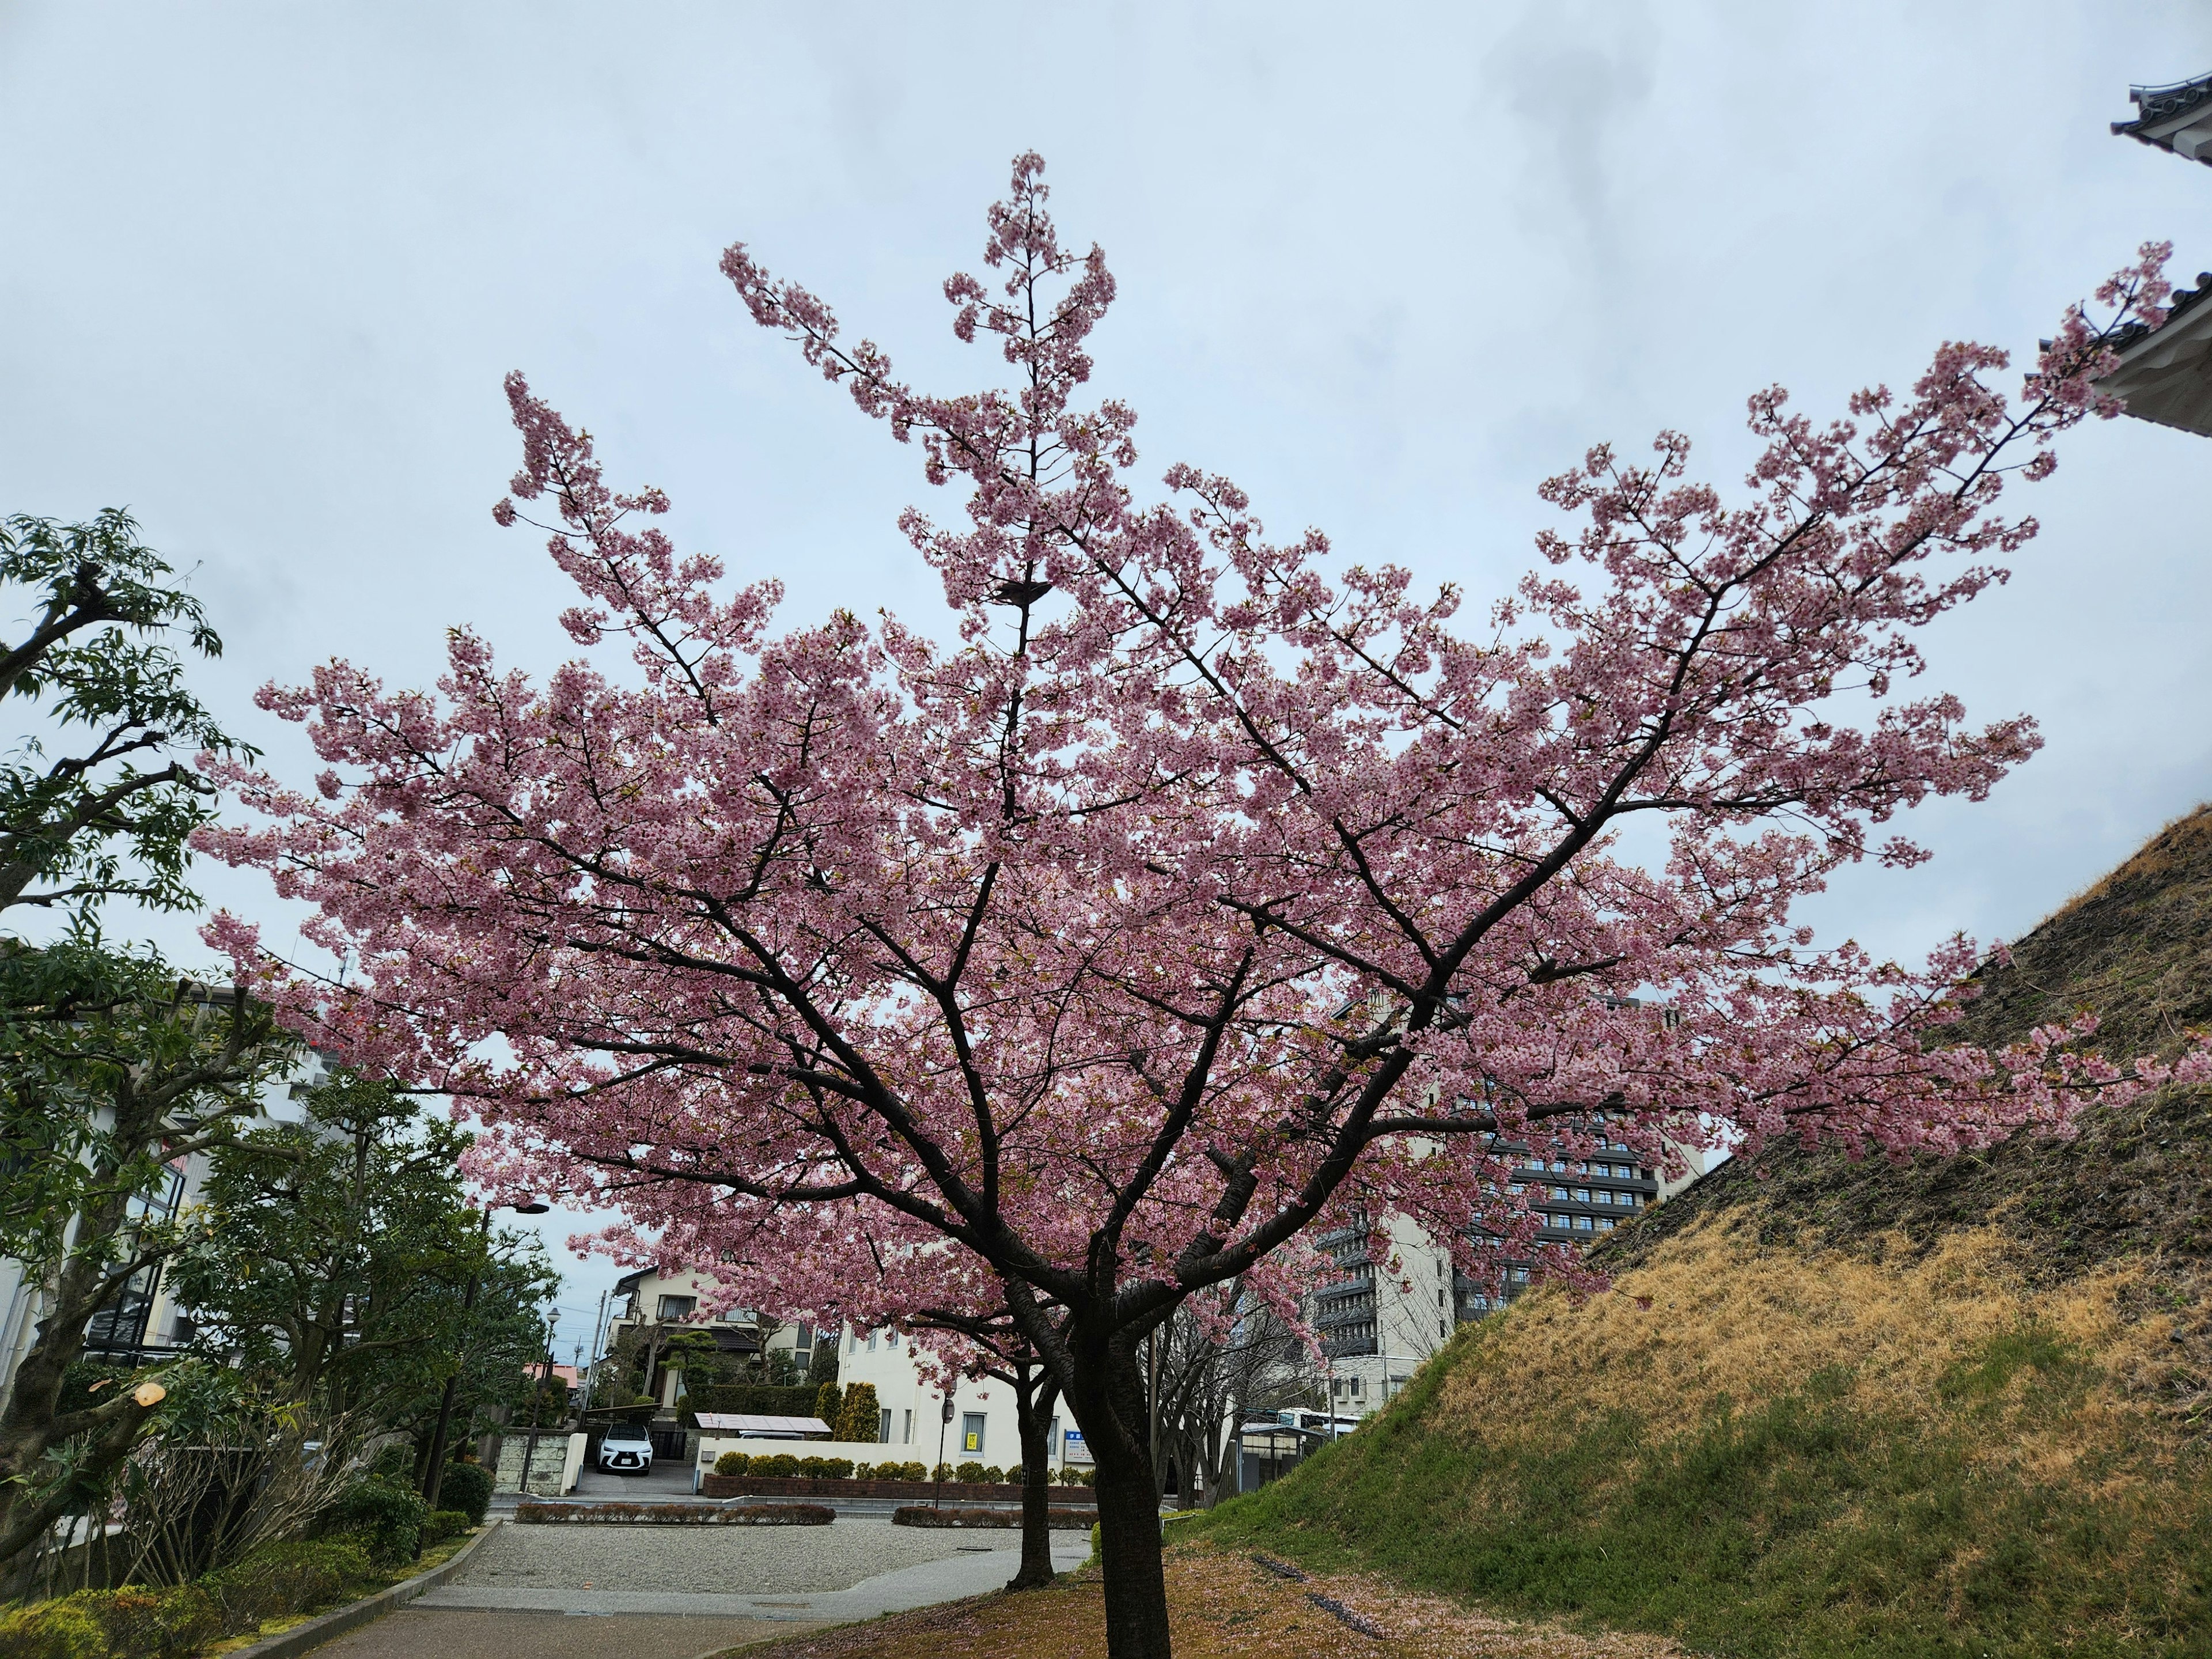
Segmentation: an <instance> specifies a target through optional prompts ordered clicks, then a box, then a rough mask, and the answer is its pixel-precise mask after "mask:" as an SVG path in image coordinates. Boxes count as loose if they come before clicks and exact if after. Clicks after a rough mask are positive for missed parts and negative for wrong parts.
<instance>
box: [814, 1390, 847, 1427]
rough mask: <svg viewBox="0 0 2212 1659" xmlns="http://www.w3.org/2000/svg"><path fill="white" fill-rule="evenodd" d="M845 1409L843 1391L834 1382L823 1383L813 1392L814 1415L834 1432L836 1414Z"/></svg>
mask: <svg viewBox="0 0 2212 1659" xmlns="http://www.w3.org/2000/svg"><path fill="white" fill-rule="evenodd" d="M844 1408H845V1391H844V1389H841V1388H839V1387H838V1386H837V1385H836V1383H823V1385H822V1386H821V1387H820V1388H818V1389H816V1390H815V1391H814V1414H815V1415H816V1416H817V1417H818V1418H820V1419H822V1420H823V1422H824V1423H827V1424H829V1425H830V1427H831V1428H832V1429H833V1430H834V1429H835V1428H836V1425H837V1417H838V1413H841V1412H842V1411H843V1410H844Z"/></svg>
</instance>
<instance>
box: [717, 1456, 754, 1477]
mask: <svg viewBox="0 0 2212 1659" xmlns="http://www.w3.org/2000/svg"><path fill="white" fill-rule="evenodd" d="M752 1463H753V1459H752V1458H751V1457H750V1456H749V1455H747V1454H745V1453H744V1452H741V1451H726V1452H724V1453H723V1454H722V1455H720V1457H718V1458H716V1459H715V1460H714V1473H715V1474H744V1472H745V1471H746V1470H747V1469H748V1468H751V1467H752Z"/></svg>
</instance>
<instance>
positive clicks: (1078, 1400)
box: [1060, 1329, 1174, 1659]
mask: <svg viewBox="0 0 2212 1659" xmlns="http://www.w3.org/2000/svg"><path fill="white" fill-rule="evenodd" d="M1085 1336H1086V1333H1085V1332H1083V1331H1081V1330H1079V1329H1077V1330H1073V1331H1071V1332H1070V1337H1071V1339H1072V1340H1071V1341H1070V1342H1069V1345H1068V1347H1069V1355H1070V1358H1071V1359H1072V1360H1073V1376H1068V1377H1063V1378H1062V1379H1060V1381H1061V1392H1062V1393H1063V1394H1064V1395H1066V1400H1067V1403H1068V1407H1069V1409H1070V1410H1072V1411H1073V1413H1074V1414H1075V1420H1076V1422H1077V1423H1078V1424H1079V1425H1081V1426H1082V1429H1083V1435H1084V1438H1085V1440H1086V1441H1088V1442H1089V1443H1090V1445H1091V1458H1092V1460H1093V1463H1094V1467H1095V1469H1096V1474H1095V1475H1094V1477H1093V1480H1094V1482H1095V1486H1094V1490H1095V1491H1096V1492H1097V1498H1098V1551H1099V1555H1100V1558H1101V1560H1102V1563H1103V1565H1104V1567H1105V1570H1106V1584H1105V1591H1106V1594H1105V1602H1106V1653H1107V1656H1108V1659H1174V1650H1173V1647H1172V1645H1171V1644H1170V1638H1169V1635H1168V1587H1167V1574H1166V1571H1165V1569H1164V1566H1163V1565H1162V1563H1161V1559H1160V1506H1159V1489H1158V1486H1157V1485H1156V1484H1155V1477H1154V1474H1153V1471H1152V1429H1151V1424H1150V1421H1149V1417H1150V1413H1149V1411H1148V1409H1147V1401H1146V1388H1145V1370H1144V1362H1143V1360H1142V1358H1141V1357H1140V1356H1139V1353H1138V1352H1137V1349H1136V1347H1135V1345H1134V1343H1133V1341H1132V1340H1131V1339H1130V1338H1129V1337H1127V1335H1126V1334H1121V1335H1116V1336H1112V1337H1106V1338H1103V1339H1100V1338H1093V1339H1091V1340H1085ZM1138 1340H1141V1339H1138Z"/></svg>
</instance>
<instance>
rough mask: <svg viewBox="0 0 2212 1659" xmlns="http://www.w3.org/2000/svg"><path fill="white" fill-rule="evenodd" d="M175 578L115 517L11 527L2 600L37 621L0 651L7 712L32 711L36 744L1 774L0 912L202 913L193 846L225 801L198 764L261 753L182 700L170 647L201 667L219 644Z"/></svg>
mask: <svg viewBox="0 0 2212 1659" xmlns="http://www.w3.org/2000/svg"><path fill="white" fill-rule="evenodd" d="M171 577H172V572H171V570H170V568H169V565H168V564H167V562H166V561H165V560H163V559H162V557H161V556H160V555H159V554H158V553H155V551H153V550H151V549H150V548H148V547H145V546H143V545H142V544H140V543H139V540H138V526H137V524H136V523H135V522H134V521H133V520H131V515H130V514H129V513H125V512H122V511H120V510H118V509H110V510H109V511H106V512H104V513H100V514H99V516H98V517H96V518H94V520H92V521H91V522H90V523H89V524H70V525H64V524H58V523H56V522H55V521H54V520H51V519H34V518H29V517H25V516H22V515H20V514H19V515H17V516H15V517H13V518H9V519H7V520H0V591H9V592H10V598H11V601H12V602H13V603H15V604H17V605H21V603H22V602H23V601H24V600H25V599H27V600H28V601H29V604H30V605H31V606H32V607H33V609H34V617H33V621H32V622H31V623H29V624H28V627H27V631H26V632H25V633H24V634H23V635H21V638H20V639H17V640H15V641H13V642H12V643H9V642H6V641H0V698H14V699H20V700H21V702H23V703H27V704H29V705H32V706H33V707H31V708H25V709H22V710H21V713H20V714H19V716H18V718H19V720H21V724H22V725H24V726H29V727H33V728H34V729H33V730H32V731H30V732H27V733H26V734H25V735H23V736H22V737H21V738H19V739H18V741H17V744H16V747H15V751H14V755H13V757H11V758H9V759H8V760H7V761H5V762H4V763H0V911H5V910H7V909H9V908H14V907H16V906H24V905H38V906H59V907H63V908H69V909H71V910H85V909H89V908H92V907H94V906H96V905H98V904H99V903H100V902H101V901H102V900H104V899H106V898H108V897H111V896H127V897H130V898H132V899H136V900H137V901H139V902H142V903H145V904H148V905H151V906H153V907H155V908H160V909H170V910H178V909H189V908H192V907H193V906H194V905H196V904H197V902H198V899H197V896H196V895H195V894H194V893H193V892H192V891H191V889H190V888H189V887H188V886H187V885H186V884H185V869H186V866H188V864H189V863H190V861H191V854H190V851H189V849H188V848H187V845H186V842H187V838H188V837H189V836H191V832H192V831H193V830H194V829H197V828H198V827H199V826H200V825H201V824H202V823H205V822H207V820H208V818H209V817H210V815H211V808H212V803H213V799H214V791H213V790H212V788H211V787H210V786H209V785H208V784H207V783H206V781H204V779H202V778H201V777H200V775H199V774H198V773H197V771H196V770H195V769H194V768H193V767H192V764H191V757H193V755H195V754H196V753H197V752H198V751H200V750H214V751H216V752H217V753H221V754H227V755H236V756H246V755H251V754H252V753H253V752H254V751H253V750H252V749H251V748H249V747H248V746H247V745H246V744H240V743H238V742H236V741H235V740H234V739H233V738H230V737H229V736H228V735H227V734H226V733H225V732H223V731H222V728H221V727H220V726H218V725H216V721H215V719H214V717H213V716H212V715H210V714H209V713H208V711H207V710H206V709H205V708H203V707H202V706H201V704H200V702H199V700H198V699H197V697H195V696H193V695H192V693H191V690H188V689H187V688H186V686H185V678H184V664H183V661H182V659H180V658H179V656H178V654H177V653H176V652H175V651H174V650H173V649H172V648H171V647H170V645H169V643H168V641H170V640H172V639H173V638H181V640H182V641H183V642H184V644H185V647H186V648H187V649H189V650H190V651H192V652H195V653H197V654H199V655H201V656H203V657H215V656H219V655H221V654H222V641H221V640H220V639H219V638H218V637H217V636H216V631H215V629H213V628H211V627H210V626H209V625H208V621H207V617H206V616H205V614H204V612H203V611H202V610H201V609H200V605H199V601H198V600H197V599H193V598H192V597H191V595H190V594H188V593H186V592H184V591H183V589H181V588H179V587H178V586H174V585H173V582H172V580H171Z"/></svg>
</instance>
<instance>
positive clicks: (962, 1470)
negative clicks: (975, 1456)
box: [952, 1461, 983, 1481]
mask: <svg viewBox="0 0 2212 1659" xmlns="http://www.w3.org/2000/svg"><path fill="white" fill-rule="evenodd" d="M952 1478H953V1479H954V1480H967V1481H977V1480H981V1479H982V1478H983V1466H982V1465H981V1463H977V1462H973V1461H970V1462H965V1463H963V1464H960V1465H959V1466H958V1467H957V1468H955V1469H954V1470H953V1471H952Z"/></svg>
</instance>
